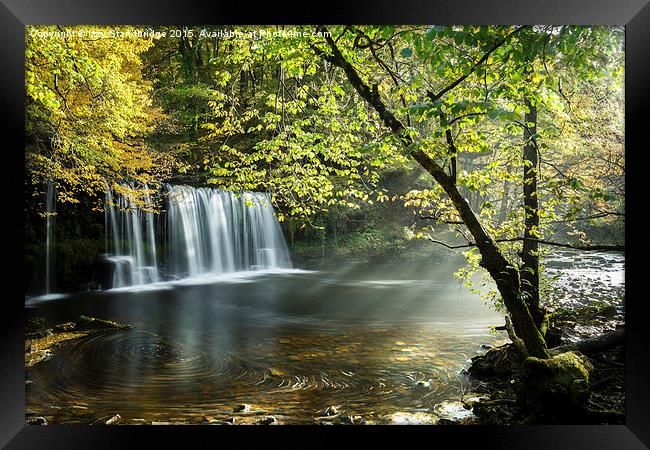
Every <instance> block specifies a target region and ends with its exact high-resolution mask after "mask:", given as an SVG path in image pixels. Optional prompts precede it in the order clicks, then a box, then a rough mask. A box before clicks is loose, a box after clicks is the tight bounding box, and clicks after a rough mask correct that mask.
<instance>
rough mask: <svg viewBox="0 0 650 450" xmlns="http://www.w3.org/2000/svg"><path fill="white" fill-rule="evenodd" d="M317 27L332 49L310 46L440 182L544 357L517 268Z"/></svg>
mask: <svg viewBox="0 0 650 450" xmlns="http://www.w3.org/2000/svg"><path fill="white" fill-rule="evenodd" d="M319 31H324V32H325V40H326V41H327V44H328V45H329V47H330V50H331V52H332V53H331V54H328V53H325V52H324V51H323V50H321V49H319V48H318V47H316V46H314V45H312V49H313V50H314V51H315V52H316V54H317V55H319V56H320V57H322V58H323V59H325V60H326V61H329V62H330V63H332V64H334V65H336V66H338V67H340V68H341V69H343V71H344V72H345V74H346V76H347V78H348V81H349V82H350V84H351V85H352V87H354V89H355V90H356V91H357V93H358V94H359V95H360V96H361V97H362V98H363V99H364V100H366V101H367V102H368V103H369V104H370V106H372V107H373V108H374V109H375V111H377V113H378V114H379V117H380V118H381V120H382V121H383V122H384V125H385V126H387V127H388V128H390V129H391V131H392V132H393V133H395V134H396V135H397V136H399V137H400V139H401V140H402V143H403V145H404V146H405V147H406V148H408V149H409V153H410V155H411V157H413V158H414V159H415V160H416V161H417V162H418V163H419V164H420V165H421V166H422V167H423V168H424V169H425V170H426V171H427V172H429V174H431V176H433V178H434V179H435V180H436V181H437V182H438V183H439V184H440V185H441V186H442V188H443V189H444V191H445V192H446V193H447V195H448V196H449V198H450V199H451V201H452V203H453V204H454V207H455V208H456V210H457V211H458V214H459V215H460V217H461V219H462V220H463V222H464V224H465V225H466V226H467V228H468V230H469V231H470V233H471V234H472V236H473V237H474V240H475V242H476V245H477V247H478V249H479V251H480V252H481V257H482V259H481V266H482V267H484V268H485V269H486V270H487V271H488V272H489V274H490V276H491V277H492V278H493V279H494V281H495V282H496V285H497V288H498V289H499V293H500V294H501V297H502V298H503V302H504V304H505V306H506V308H507V310H508V312H509V314H510V317H511V318H512V324H513V328H514V331H515V333H516V334H517V336H518V337H520V338H521V339H522V340H523V341H524V344H525V346H526V350H527V351H528V353H529V354H530V355H531V356H536V357H538V358H548V357H549V354H548V350H547V347H546V342H545V341H544V338H543V336H542V334H541V333H540V331H539V329H538V328H537V326H536V325H535V321H534V320H533V318H532V317H531V315H530V312H529V310H528V306H527V304H526V302H525V300H524V297H523V292H522V290H521V283H520V278H519V271H518V270H517V268H516V267H514V266H513V265H512V264H510V263H509V262H508V260H507V259H506V258H505V256H504V255H503V254H502V253H501V251H500V250H499V247H498V246H497V244H496V242H495V241H494V240H493V239H492V238H491V237H490V236H489V235H488V233H487V232H486V231H485V229H484V228H483V226H482V225H481V223H480V221H479V220H478V217H477V216H476V214H474V212H473V211H472V209H471V207H470V206H469V204H468V203H467V200H466V199H465V198H464V197H463V196H462V195H461V193H460V191H459V190H458V187H457V186H456V184H455V182H454V177H452V176H451V175H449V174H447V173H446V172H445V170H444V168H443V167H442V166H441V165H440V164H438V163H437V162H436V161H435V160H434V159H432V158H431V157H429V156H428V155H427V154H426V153H424V152H423V151H422V150H421V149H419V148H418V147H417V146H413V145H412V144H413V140H412V138H411V137H410V136H409V135H408V134H407V133H404V131H405V127H404V125H403V124H402V122H401V121H400V120H399V119H397V117H396V116H395V115H394V114H393V113H392V112H391V111H390V110H388V109H387V108H386V105H385V104H384V102H383V101H382V100H381V97H380V95H379V91H378V88H377V86H376V85H375V86H373V87H372V88H371V87H370V86H368V85H367V84H366V83H365V82H364V81H363V80H362V79H361V78H360V77H359V74H358V73H357V71H356V69H355V68H354V67H353V66H352V65H351V64H350V63H349V62H348V61H347V60H346V59H345V57H344V56H343V54H342V53H341V51H340V50H339V49H338V47H337V46H336V43H335V42H334V40H333V39H332V38H331V37H330V35H329V33H327V29H326V28H325V27H319Z"/></svg>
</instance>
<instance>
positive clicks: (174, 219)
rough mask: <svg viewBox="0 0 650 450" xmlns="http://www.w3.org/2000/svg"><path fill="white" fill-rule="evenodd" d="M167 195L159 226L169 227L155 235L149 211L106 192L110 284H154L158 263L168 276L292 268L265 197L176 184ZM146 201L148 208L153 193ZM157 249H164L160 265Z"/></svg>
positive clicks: (166, 192) (124, 197)
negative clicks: (162, 266)
mask: <svg viewBox="0 0 650 450" xmlns="http://www.w3.org/2000/svg"><path fill="white" fill-rule="evenodd" d="M130 187H131V188H133V187H132V186H130ZM145 191H147V190H146V186H145ZM165 194H166V197H167V213H166V220H165V221H164V222H161V221H159V222H158V224H157V225H158V226H159V227H160V226H161V225H164V227H165V229H164V232H162V231H158V232H157V231H156V228H157V227H156V226H155V225H156V224H155V223H154V214H153V213H152V212H149V211H146V212H145V211H143V210H142V209H141V208H140V207H138V205H137V204H136V203H135V202H134V201H133V199H132V198H131V197H130V196H125V195H121V194H117V195H115V196H114V195H113V193H112V192H111V190H110V189H107V194H106V213H105V214H106V216H105V223H106V229H107V240H106V251H107V252H109V253H110V254H109V255H108V256H107V258H106V259H107V260H108V261H110V262H111V265H112V267H113V271H112V281H111V283H109V284H110V285H111V287H123V286H132V285H140V284H148V283H152V282H156V281H158V280H159V279H160V276H159V273H158V264H159V263H161V262H162V263H163V265H165V266H166V270H165V274H166V278H167V279H178V278H186V277H196V276H200V275H217V274H222V273H228V272H237V271H247V270H260V269H273V268H291V267H292V265H291V259H290V257H289V252H288V249H287V245H286V243H285V240H284V236H283V235H282V231H281V229H280V225H279V223H278V221H277V219H276V218H275V216H274V213H273V207H272V205H271V202H270V199H269V198H268V195H266V194H262V193H250V192H245V193H242V194H235V193H232V192H225V191H221V190H218V189H213V188H193V187H189V186H171V185H166V186H165ZM144 203H145V205H146V206H147V207H149V206H150V205H151V197H150V196H149V194H148V193H147V195H145V199H144ZM147 209H149V208H147ZM109 231H110V242H111V244H112V245H109V238H108V233H109ZM156 236H159V237H160V239H156ZM157 247H158V248H164V249H165V252H164V253H163V255H162V258H161V259H162V261H161V259H159V258H158V252H157V250H156V249H157Z"/></svg>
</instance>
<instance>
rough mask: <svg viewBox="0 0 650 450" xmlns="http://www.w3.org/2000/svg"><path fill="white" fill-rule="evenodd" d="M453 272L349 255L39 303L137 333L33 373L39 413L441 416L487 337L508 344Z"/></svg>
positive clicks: (297, 419)
mask: <svg viewBox="0 0 650 450" xmlns="http://www.w3.org/2000/svg"><path fill="white" fill-rule="evenodd" d="M454 269H455V267H453V264H449V265H448V264H438V265H436V264H430V263H424V262H411V263H404V262H401V263H399V264H384V265H365V264H356V265H353V264H350V265H345V266H339V267H338V268H335V269H331V270H330V269H328V270H322V271H317V272H316V271H298V270H286V271H275V272H273V273H264V272H260V273H257V274H255V273H254V272H251V273H250V275H251V276H249V277H240V278H237V279H228V278H223V279H222V281H213V282H212V283H209V284H168V285H167V287H166V288H165V289H154V290H149V291H147V290H142V291H138V292H120V291H119V290H116V291H105V292H101V293H88V294H81V295H77V296H71V297H68V298H66V299H62V300H57V301H53V302H44V303H41V304H38V305H36V306H35V307H34V308H30V309H29V310H28V312H29V313H30V314H36V315H41V316H45V317H47V318H48V321H51V323H60V322H62V321H65V320H71V319H74V318H75V317H77V316H78V315H79V314H86V315H91V316H94V317H106V318H111V319H113V320H118V321H121V322H125V323H130V324H133V325H134V328H133V329H131V330H123V331H112V332H108V333H103V334H102V333H100V334H95V335H91V336H88V337H87V338H82V339H80V340H78V341H74V342H68V343H63V344H62V345H61V346H60V348H59V349H57V354H56V356H55V357H53V358H52V359H51V360H50V361H45V362H42V363H39V364H38V365H36V366H34V367H33V368H32V369H31V370H30V374H29V376H30V377H31V379H33V381H34V383H33V387H32V388H31V392H30V394H29V396H28V397H29V399H28V410H29V409H30V408H32V409H34V410H38V409H40V408H42V405H51V407H52V409H50V412H51V414H52V415H53V416H52V419H53V421H55V422H79V421H81V422H83V423H92V422H93V421H94V420H99V419H101V418H102V417H103V416H112V415H113V414H116V413H119V414H120V415H121V416H122V417H123V418H125V420H127V421H128V420H129V419H147V420H156V418H160V417H169V416H170V415H171V416H173V417H177V418H178V420H180V421H182V422H192V421H194V420H196V419H197V418H202V417H203V416H204V415H209V416H215V417H224V418H227V417H230V416H232V415H233V412H232V408H233V406H235V405H237V404H238V403H247V404H251V405H253V407H254V409H255V410H256V411H260V412H261V411H266V413H268V414H273V415H274V416H275V417H277V418H278V420H281V421H283V422H284V423H313V422H314V417H317V416H319V414H320V413H319V411H321V410H322V409H324V408H326V407H327V406H331V405H338V406H340V408H341V410H342V411H345V412H346V414H362V415H364V417H366V418H367V419H369V420H376V421H378V422H379V423H390V422H392V418H391V417H392V414H395V413H401V412H410V413H413V414H415V413H419V412H423V411H429V412H431V411H433V408H434V407H435V406H436V405H437V404H439V403H440V402H443V401H444V400H458V399H459V398H460V396H461V395H462V394H463V389H464V386H465V384H464V381H463V377H462V376H461V375H460V371H461V370H462V369H463V368H464V367H467V365H468V359H469V358H471V357H472V356H474V355H476V354H477V353H478V352H479V351H480V345H481V344H486V343H488V344H489V343H491V344H495V343H497V342H499V341H501V340H503V336H500V335H498V334H492V333H491V332H490V330H489V326H491V325H499V324H501V322H502V318H501V317H500V315H499V314H497V313H496V312H494V311H492V310H490V309H489V308H487V307H486V306H485V305H484V304H483V301H482V300H481V299H480V298H479V297H477V296H475V295H473V294H470V293H468V292H467V291H465V290H464V289H462V288H461V287H460V286H459V284H458V281H457V280H454V279H453V275H451V274H452V273H453V271H454ZM75 405H76V407H74V406H75ZM84 408H86V409H84Z"/></svg>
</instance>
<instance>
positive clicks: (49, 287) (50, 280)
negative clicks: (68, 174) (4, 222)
mask: <svg viewBox="0 0 650 450" xmlns="http://www.w3.org/2000/svg"><path fill="white" fill-rule="evenodd" d="M45 213H46V215H47V216H46V219H45V294H51V293H52V292H54V289H55V286H54V273H55V271H54V251H53V247H54V239H55V236H54V230H55V228H54V227H55V220H56V192H55V190H54V183H52V180H49V181H48V182H47V192H46V194H45Z"/></svg>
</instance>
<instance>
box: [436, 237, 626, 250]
mask: <svg viewBox="0 0 650 450" xmlns="http://www.w3.org/2000/svg"><path fill="white" fill-rule="evenodd" d="M429 240H430V241H431V242H433V243H434V244H440V245H442V246H444V247H447V248H451V249H456V248H468V247H476V243H475V242H470V243H469V244H460V245H449V244H446V243H444V242H442V241H438V240H435V239H432V238H429ZM523 240H531V241H535V242H537V243H539V244H542V245H550V246H553V247H562V248H570V249H574V250H586V251H596V250H609V251H625V246H624V245H576V244H568V243H563V242H553V241H546V240H544V239H530V238H527V239H524V238H522V237H517V238H509V239H495V242H518V241H523Z"/></svg>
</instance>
